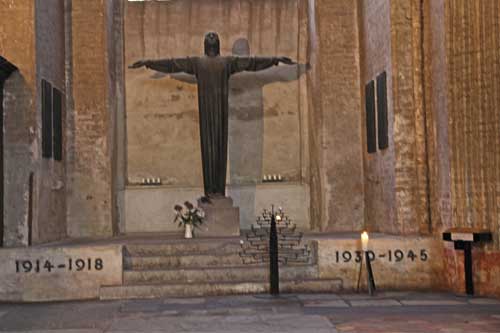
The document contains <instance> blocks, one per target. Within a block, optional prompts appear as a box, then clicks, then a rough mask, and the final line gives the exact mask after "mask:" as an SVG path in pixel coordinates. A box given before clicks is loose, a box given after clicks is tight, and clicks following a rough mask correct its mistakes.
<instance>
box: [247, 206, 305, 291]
mask: <svg viewBox="0 0 500 333" xmlns="http://www.w3.org/2000/svg"><path fill="white" fill-rule="evenodd" d="M296 228H297V227H296V225H295V224H292V223H291V220H290V218H289V217H288V216H287V215H286V214H285V213H284V211H283V210H282V208H281V207H280V208H279V209H278V211H275V210H274V205H272V206H271V210H267V209H264V210H263V212H262V216H259V217H257V223H256V225H252V226H251V229H250V231H249V232H248V233H247V234H246V240H247V242H246V243H245V242H242V244H241V252H240V257H241V258H242V259H243V263H244V264H258V263H267V262H269V282H270V293H271V295H273V296H277V295H279V264H282V265H287V264H289V263H310V262H311V250H310V249H309V247H308V246H307V245H304V246H302V247H301V246H300V245H301V242H302V236H303V234H302V233H301V232H298V231H297V230H296Z"/></svg>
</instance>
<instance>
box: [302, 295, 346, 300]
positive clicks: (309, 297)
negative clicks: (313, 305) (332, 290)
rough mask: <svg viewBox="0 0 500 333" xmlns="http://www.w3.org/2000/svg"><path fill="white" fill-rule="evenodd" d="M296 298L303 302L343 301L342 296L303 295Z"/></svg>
mask: <svg viewBox="0 0 500 333" xmlns="http://www.w3.org/2000/svg"><path fill="white" fill-rule="evenodd" d="M296 297H297V299H299V300H301V301H332V300H341V299H342V298H341V297H340V295H337V294H302V295H297V296H296Z"/></svg>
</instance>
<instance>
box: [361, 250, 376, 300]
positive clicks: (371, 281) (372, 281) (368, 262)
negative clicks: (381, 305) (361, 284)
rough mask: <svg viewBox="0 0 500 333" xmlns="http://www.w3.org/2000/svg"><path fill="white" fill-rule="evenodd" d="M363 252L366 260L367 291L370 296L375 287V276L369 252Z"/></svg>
mask: <svg viewBox="0 0 500 333" xmlns="http://www.w3.org/2000/svg"><path fill="white" fill-rule="evenodd" d="M364 252H365V262H366V272H367V274H366V278H367V284H368V293H369V294H370V296H372V295H373V293H374V292H375V290H376V289H377V288H376V287H375V278H374V277H373V271H372V264H371V259H370V255H369V254H370V253H369V252H368V251H364Z"/></svg>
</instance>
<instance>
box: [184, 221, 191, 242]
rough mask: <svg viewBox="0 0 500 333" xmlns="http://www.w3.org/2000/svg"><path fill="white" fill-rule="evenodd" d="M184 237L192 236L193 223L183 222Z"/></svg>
mask: <svg viewBox="0 0 500 333" xmlns="http://www.w3.org/2000/svg"><path fill="white" fill-rule="evenodd" d="M184 238H193V225H192V224H190V223H186V224H185V229H184Z"/></svg>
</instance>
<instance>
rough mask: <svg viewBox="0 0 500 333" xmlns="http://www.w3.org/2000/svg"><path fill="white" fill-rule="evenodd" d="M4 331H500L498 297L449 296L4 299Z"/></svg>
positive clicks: (0, 328)
mask: <svg viewBox="0 0 500 333" xmlns="http://www.w3.org/2000/svg"><path fill="white" fill-rule="evenodd" d="M0 332H47V333H48V332H53V333H56V332H71V333H98V332H99V333H100V332H116V333H117V332H123V333H129V332H275V333H279V332H288V333H298V332H314V333H323V332H367V333H378V332H384V333H391V332H408V333H410V332H411V333H420V332H422V333H430V332H440V333H459V332H473V333H481V332H496V333H498V332H500V300H498V299H489V298H468V297H462V296H455V295H452V294H436V293H433V294H423V293H379V294H378V295H377V296H374V297H369V296H367V295H364V294H346V295H336V294H315V295H283V296H282V297H279V298H271V297H269V296H267V295H256V296H229V297H207V298H184V299H155V300H137V301H113V302H98V301H89V302H66V303H39V304H0Z"/></svg>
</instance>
